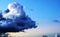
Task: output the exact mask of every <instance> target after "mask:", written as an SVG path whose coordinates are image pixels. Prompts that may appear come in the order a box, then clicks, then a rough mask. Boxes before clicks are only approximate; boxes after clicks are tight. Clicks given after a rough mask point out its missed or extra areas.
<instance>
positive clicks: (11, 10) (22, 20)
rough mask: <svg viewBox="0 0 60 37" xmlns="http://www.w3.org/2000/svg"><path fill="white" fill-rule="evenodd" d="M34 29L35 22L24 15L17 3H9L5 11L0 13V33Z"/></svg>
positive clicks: (21, 7)
mask: <svg viewBox="0 0 60 37" xmlns="http://www.w3.org/2000/svg"><path fill="white" fill-rule="evenodd" d="M36 27H37V26H36V22H35V21H33V20H32V19H31V18H30V17H29V16H27V15H26V13H25V12H24V10H23V6H22V5H20V4H19V3H16V2H13V3H10V4H9V5H8V7H7V9H6V10H4V11H0V32H19V31H24V30H25V29H30V28H36Z"/></svg>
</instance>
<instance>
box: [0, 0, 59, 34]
mask: <svg viewBox="0 0 60 37" xmlns="http://www.w3.org/2000/svg"><path fill="white" fill-rule="evenodd" d="M12 2H18V3H20V4H21V5H23V6H24V11H25V13H26V15H28V16H29V17H31V19H32V20H34V21H36V25H37V26H38V27H37V28H36V29H32V31H31V30H27V32H29V31H30V32H33V33H34V34H41V33H43V34H44V33H60V23H58V22H54V20H58V21H60V0H0V10H3V11H4V10H5V9H7V6H8V4H9V3H12ZM35 32H36V33H35ZM27 34H30V33H27Z"/></svg>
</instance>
